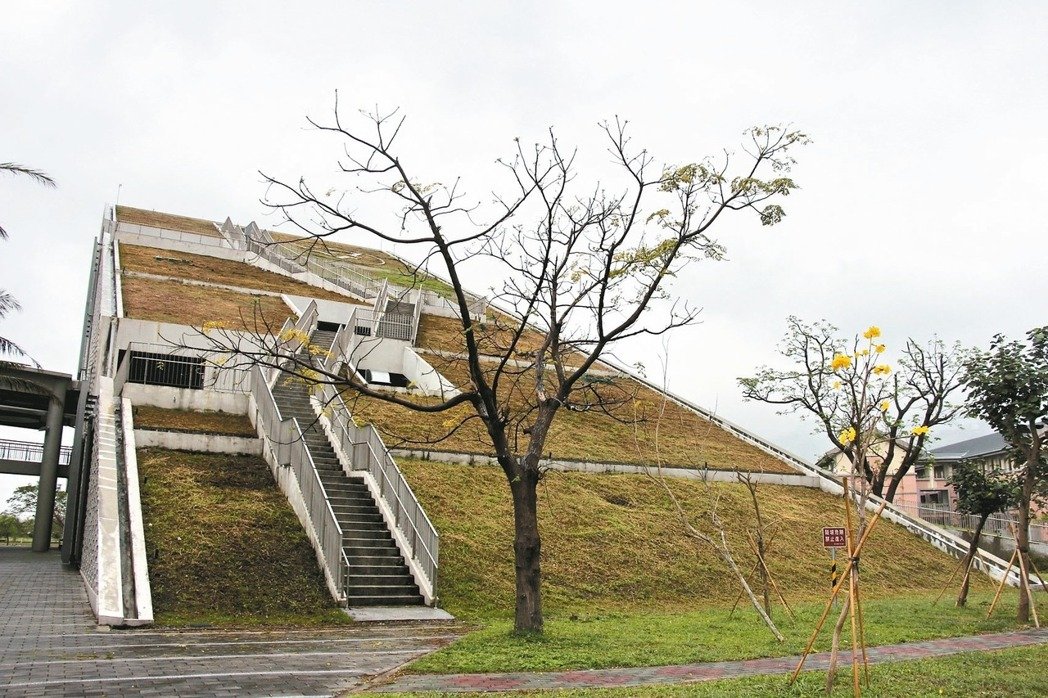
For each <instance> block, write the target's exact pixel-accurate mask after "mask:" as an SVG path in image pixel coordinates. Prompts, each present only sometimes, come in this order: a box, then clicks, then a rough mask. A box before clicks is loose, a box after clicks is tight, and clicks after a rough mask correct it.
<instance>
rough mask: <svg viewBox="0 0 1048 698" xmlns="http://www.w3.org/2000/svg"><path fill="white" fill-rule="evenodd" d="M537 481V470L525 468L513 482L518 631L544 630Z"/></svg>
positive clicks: (514, 558) (515, 625)
mask: <svg viewBox="0 0 1048 698" xmlns="http://www.w3.org/2000/svg"><path fill="white" fill-rule="evenodd" d="M538 482H539V478H538V473H535V472H529V471H527V470H525V472H523V473H521V474H519V475H518V476H517V477H516V478H515V479H514V480H513V481H512V482H511V483H510V489H511V490H512V492H513V561H514V567H515V569H516V581H517V599H516V615H515V617H514V622H513V628H514V630H516V631H517V632H518V633H521V632H525V633H541V632H542V595H541V589H540V583H541V579H542V570H541V557H542V540H541V539H540V538H539V519H538V496H537V493H536V492H537V489H538Z"/></svg>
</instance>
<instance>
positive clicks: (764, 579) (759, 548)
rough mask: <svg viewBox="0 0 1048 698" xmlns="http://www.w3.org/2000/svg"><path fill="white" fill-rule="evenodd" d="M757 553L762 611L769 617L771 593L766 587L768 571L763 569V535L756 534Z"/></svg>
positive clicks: (768, 585)
mask: <svg viewBox="0 0 1048 698" xmlns="http://www.w3.org/2000/svg"><path fill="white" fill-rule="evenodd" d="M757 553H758V554H759V555H760V559H759V560H758V561H757V570H758V571H759V572H760V574H761V591H762V592H764V594H763V595H764V612H765V613H767V614H768V616H769V617H771V594H769V593H768V587H770V586H771V584H769V582H768V571H767V570H765V569H764V564H763V562H764V559H765V558H764V536H762V535H760V534H758V535H757Z"/></svg>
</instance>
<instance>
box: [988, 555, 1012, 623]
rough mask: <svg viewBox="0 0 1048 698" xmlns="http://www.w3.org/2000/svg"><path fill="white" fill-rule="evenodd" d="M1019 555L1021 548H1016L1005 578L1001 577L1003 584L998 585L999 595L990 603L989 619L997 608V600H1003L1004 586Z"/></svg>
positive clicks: (1005, 572) (1009, 561) (994, 596)
mask: <svg viewBox="0 0 1048 698" xmlns="http://www.w3.org/2000/svg"><path fill="white" fill-rule="evenodd" d="M1018 554H1019V548H1016V549H1015V551H1014V552H1012V557H1011V559H1010V560H1008V567H1007V568H1005V570H1004V576H1002V577H1001V583H1000V584H998V585H997V593H996V594H994V595H993V601H992V602H991V603H990V610H989V611H987V612H986V617H987V618H989V617H990V616H992V615H993V609H994V608H996V607H997V600H998V599H1000V598H1001V592H1002V591H1003V590H1004V585H1005V584H1007V582H1008V575H1009V574H1011V571H1012V565H1014V564H1015V557H1016V556H1017V555H1018Z"/></svg>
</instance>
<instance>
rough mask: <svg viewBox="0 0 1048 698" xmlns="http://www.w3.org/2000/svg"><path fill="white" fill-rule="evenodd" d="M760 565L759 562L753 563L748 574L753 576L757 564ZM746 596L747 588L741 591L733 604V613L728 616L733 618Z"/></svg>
mask: <svg viewBox="0 0 1048 698" xmlns="http://www.w3.org/2000/svg"><path fill="white" fill-rule="evenodd" d="M758 565H760V563H759V562H754V563H753V567H751V568H750V571H749V572H748V573H747V574H746V576H747V577H752V576H753V573H754V572H756V571H757V566H758ZM745 596H746V590H745V589H743V590H742V591H740V592H739V595H738V597H737V598H736V599H735V603H734V604H732V607H731V613H729V614H728V618H731V617H733V616H734V615H735V609H737V608H738V607H739V604H740V603H742V599H743V598H745Z"/></svg>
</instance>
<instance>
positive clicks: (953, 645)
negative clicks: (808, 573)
mask: <svg viewBox="0 0 1048 698" xmlns="http://www.w3.org/2000/svg"><path fill="white" fill-rule="evenodd" d="M1041 643H1048V628H1041V629H1039V630H1022V631H1016V632H1007V633H994V634H992V635H974V636H969V637H958V638H948V639H943V640H928V641H925V642H911V643H906V644H903V645H883V646H880V647H871V648H869V650H868V651H867V654H868V656H869V659H870V663H873V664H878V663H881V662H896V661H905V660H911V659H926V658H929V657H943V656H946V655H950V654H957V653H959V652H971V651H975V650H983V651H986V650H998V649H1005V648H1008V647H1021V646H1024V645H1034V644H1041ZM829 659H830V654H829V652H822V653H819V654H812V655H810V656H809V657H808V661H807V662H806V663H805V665H804V667H805V670H816V669H826V668H827V667H828V666H829ZM799 660H800V657H778V658H773V659H750V660H746V661H739V662H709V663H704V664H683V665H679V666H657V667H644V668H635V669H593V670H586V671H561V672H534V673H530V672H517V673H510V674H418V675H414V676H411V675H406V676H401V677H399V678H397V679H395V680H394V681H393V682H391V683H387V684H383V685H380V686H374V687H372V689H371V690H372V691H376V692H399V691H403V692H412V691H420V692H421V691H440V692H442V693H462V692H468V691H525V690H532V691H534V690H540V689H558V688H621V687H629V686H653V685H657V684H680V683H690V682H694V681H712V680H714V679H730V678H736V677H740V676H756V675H761V674H786V673H787V672H790V671H793V669H794V668H795V667H796V666H797V662H798V661H799ZM850 660H851V653H850V651H847V653H846V655H844V656H843V657H842V661H849V662H850ZM1045 660H1046V663H1048V648H1046V649H1045Z"/></svg>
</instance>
